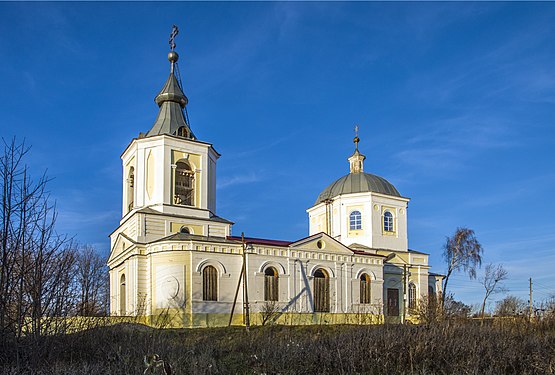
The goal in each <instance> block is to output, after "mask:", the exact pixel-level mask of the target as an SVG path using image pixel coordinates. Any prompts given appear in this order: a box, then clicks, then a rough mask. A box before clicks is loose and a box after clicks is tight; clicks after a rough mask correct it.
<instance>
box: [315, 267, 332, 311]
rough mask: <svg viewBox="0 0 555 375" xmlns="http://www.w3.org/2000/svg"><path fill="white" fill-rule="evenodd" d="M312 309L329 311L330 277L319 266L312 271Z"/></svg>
mask: <svg viewBox="0 0 555 375" xmlns="http://www.w3.org/2000/svg"><path fill="white" fill-rule="evenodd" d="M314 311H315V312H329V311H330V278H329V276H328V273H327V272H326V271H325V270H323V269H321V268H319V269H317V270H316V272H314Z"/></svg>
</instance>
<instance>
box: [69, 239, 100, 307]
mask: <svg viewBox="0 0 555 375" xmlns="http://www.w3.org/2000/svg"><path fill="white" fill-rule="evenodd" d="M76 281H77V287H78V289H79V296H78V301H77V304H76V309H77V314H78V315H81V316H104V315H106V312H107V311H106V310H107V302H108V290H107V289H108V272H107V270H106V260H105V259H104V257H102V256H101V255H100V254H98V252H97V251H96V249H95V248H94V247H92V246H90V245H82V246H79V248H78V251H77V275H76Z"/></svg>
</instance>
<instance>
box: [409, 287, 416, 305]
mask: <svg viewBox="0 0 555 375" xmlns="http://www.w3.org/2000/svg"><path fill="white" fill-rule="evenodd" d="M414 308H416V285H414V284H413V283H410V284H409V309H414Z"/></svg>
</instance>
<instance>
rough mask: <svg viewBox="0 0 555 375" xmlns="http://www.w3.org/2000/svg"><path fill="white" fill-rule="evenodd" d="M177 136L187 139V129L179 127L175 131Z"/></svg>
mask: <svg viewBox="0 0 555 375" xmlns="http://www.w3.org/2000/svg"><path fill="white" fill-rule="evenodd" d="M177 135H178V136H180V137H189V133H188V132H187V128H186V127H185V126H181V127H179V129H177Z"/></svg>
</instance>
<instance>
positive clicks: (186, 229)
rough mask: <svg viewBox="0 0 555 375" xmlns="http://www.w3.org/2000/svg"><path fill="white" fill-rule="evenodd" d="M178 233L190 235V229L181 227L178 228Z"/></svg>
mask: <svg viewBox="0 0 555 375" xmlns="http://www.w3.org/2000/svg"><path fill="white" fill-rule="evenodd" d="M179 233H184V234H191V229H190V228H189V227H186V226H182V227H181V228H179Z"/></svg>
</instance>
